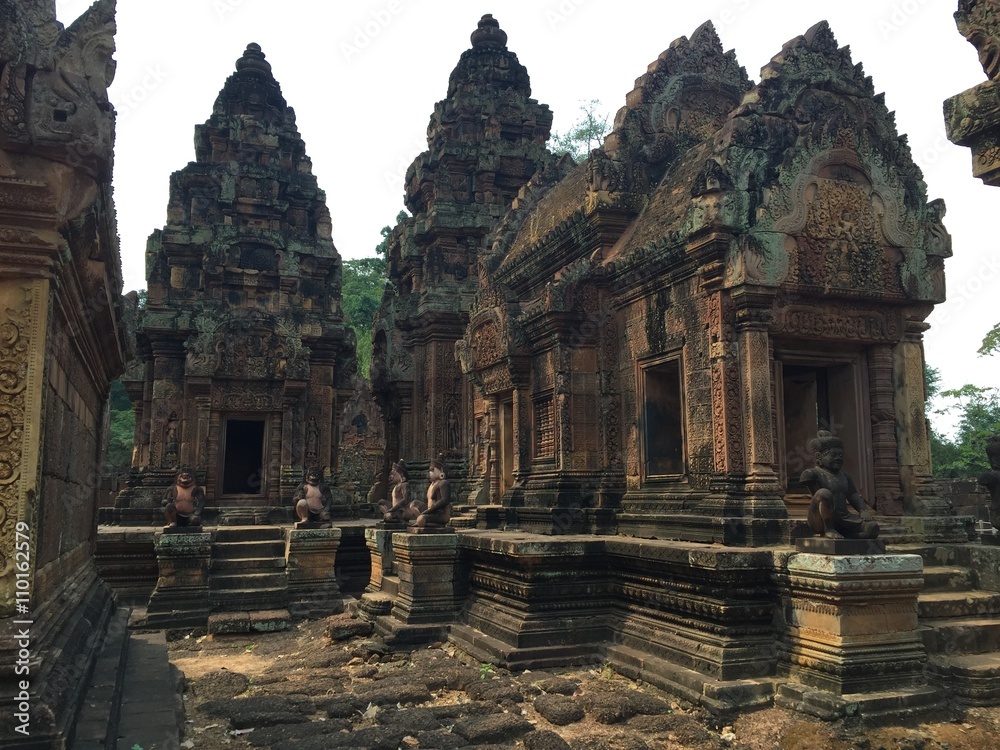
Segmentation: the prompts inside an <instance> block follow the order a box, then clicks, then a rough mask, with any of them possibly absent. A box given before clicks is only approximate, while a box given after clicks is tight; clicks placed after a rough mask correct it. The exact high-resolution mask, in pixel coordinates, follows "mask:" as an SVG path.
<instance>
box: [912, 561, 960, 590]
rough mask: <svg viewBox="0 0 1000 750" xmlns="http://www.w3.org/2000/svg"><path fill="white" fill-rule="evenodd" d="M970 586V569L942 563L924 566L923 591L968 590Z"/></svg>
mask: <svg viewBox="0 0 1000 750" xmlns="http://www.w3.org/2000/svg"><path fill="white" fill-rule="evenodd" d="M971 588H972V571H970V570H969V569H968V568H953V567H949V566H944V565H933V566H925V567H924V591H968V590H969V589H971Z"/></svg>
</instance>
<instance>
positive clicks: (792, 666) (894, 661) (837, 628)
mask: <svg viewBox="0 0 1000 750" xmlns="http://www.w3.org/2000/svg"><path fill="white" fill-rule="evenodd" d="M787 575H788V589H787V591H786V592H785V595H784V602H783V615H784V624H785V627H786V631H785V637H784V640H783V642H782V643H781V644H780V646H779V664H778V668H779V673H781V674H784V675H787V676H788V677H789V678H790V680H791V681H792V682H793V683H799V684H801V685H804V686H806V687H808V688H812V689H816V690H820V691H825V692H826V693H831V694H833V695H836V696H845V695H854V694H859V693H882V692H886V691H892V692H895V693H900V694H902V693H905V692H906V691H912V690H915V689H921V690H922V689H924V686H925V684H926V682H925V679H924V675H923V665H924V662H925V661H926V653H925V650H924V645H923V642H922V640H921V638H920V635H919V632H918V620H917V595H918V594H919V593H920V590H921V588H922V587H923V561H922V559H921V558H920V557H919V556H918V555H856V556H848V555H820V554H812V553H799V554H794V555H791V556H790V557H789V558H788V561H787ZM813 702H815V701H813ZM859 710H863V708H862V709H859ZM817 715H820V714H817Z"/></svg>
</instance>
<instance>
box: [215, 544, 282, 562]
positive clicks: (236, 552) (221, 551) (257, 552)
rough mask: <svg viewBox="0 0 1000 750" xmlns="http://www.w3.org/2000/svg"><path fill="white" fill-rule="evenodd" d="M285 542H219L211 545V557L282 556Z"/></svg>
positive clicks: (219, 558)
mask: <svg viewBox="0 0 1000 750" xmlns="http://www.w3.org/2000/svg"><path fill="white" fill-rule="evenodd" d="M284 556H285V543H284V542H276V541H266V542H265V541H253V542H219V541H216V542H215V544H213V545H212V559H213V561H215V560H247V559H250V558H261V557H284Z"/></svg>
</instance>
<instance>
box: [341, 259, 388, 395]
mask: <svg viewBox="0 0 1000 750" xmlns="http://www.w3.org/2000/svg"><path fill="white" fill-rule="evenodd" d="M385 280H386V262H385V258H382V257H373V258H355V259H354V260H345V261H344V277H343V287H342V290H341V293H342V295H343V305H344V322H345V323H347V325H349V326H350V327H351V328H352V329H353V330H354V337H355V340H356V341H357V347H358V348H357V352H358V372H360V373H361V375H362V376H363V377H366V378H367V377H368V376H369V374H370V373H371V363H372V323H373V322H374V320H375V312H376V311H377V310H378V306H379V304H380V303H381V301H382V291H383V290H384V289H385Z"/></svg>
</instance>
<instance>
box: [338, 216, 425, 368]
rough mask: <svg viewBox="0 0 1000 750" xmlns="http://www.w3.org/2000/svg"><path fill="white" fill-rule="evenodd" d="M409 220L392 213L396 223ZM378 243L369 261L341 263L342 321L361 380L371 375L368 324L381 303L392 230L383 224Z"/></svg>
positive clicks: (369, 331) (370, 326)
mask: <svg viewBox="0 0 1000 750" xmlns="http://www.w3.org/2000/svg"><path fill="white" fill-rule="evenodd" d="M408 218H409V214H408V213H406V211H400V212H399V213H398V214H396V223H397V224H399V223H400V222H402V221H403V220H405V219H408ZM379 233H380V234H381V235H382V241H381V242H379V243H378V244H377V245H376V246H375V253H376V254H375V255H374V256H373V257H369V258H355V259H354V260H345V261H344V274H343V282H342V284H341V290H340V292H341V296H342V297H341V298H342V303H343V307H344V322H346V323H347V325H349V326H350V327H351V329H352V330H353V331H354V338H355V341H356V342H357V354H358V372H359V373H361V375H362V376H363V377H365V378H367V377H369V376H370V375H371V366H372V324H373V323H374V322H375V313H376V311H377V310H378V307H379V305H380V304H381V303H382V292H383V291H385V282H386V279H387V278H388V270H389V266H388V255H389V241H390V238H391V236H392V227H390V226H388V225H386V226H384V227H382V229H381V230H379Z"/></svg>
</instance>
